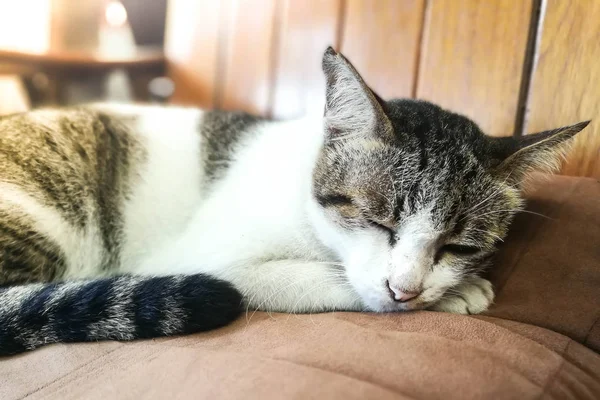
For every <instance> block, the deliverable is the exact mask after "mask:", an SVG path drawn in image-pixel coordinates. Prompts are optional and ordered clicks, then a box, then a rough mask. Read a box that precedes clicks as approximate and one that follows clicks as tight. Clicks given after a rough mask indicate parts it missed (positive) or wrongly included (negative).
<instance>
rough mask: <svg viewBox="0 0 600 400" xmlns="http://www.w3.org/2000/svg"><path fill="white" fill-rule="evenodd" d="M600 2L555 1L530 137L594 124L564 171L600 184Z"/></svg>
mask: <svg viewBox="0 0 600 400" xmlns="http://www.w3.org/2000/svg"><path fill="white" fill-rule="evenodd" d="M598 21H600V2H598V1H597V0H579V1H571V2H567V1H563V0H549V1H548V3H547V8H546V13H545V18H544V21H543V25H542V30H541V32H542V37H541V42H540V47H539V59H538V62H537V65H536V68H535V69H534V74H533V77H532V83H531V92H530V97H529V100H530V101H529V109H530V110H529V114H528V117H527V120H526V131H527V132H529V133H531V132H536V131H541V130H546V129H552V128H556V127H559V126H563V125H568V124H572V123H575V122H578V121H581V120H588V119H593V121H592V123H591V124H590V125H589V126H588V127H587V128H586V129H585V130H584V131H583V132H582V133H580V134H579V135H578V136H577V139H576V140H575V144H574V146H573V149H572V151H571V153H570V155H569V156H568V157H567V161H566V163H565V164H564V166H563V173H565V174H567V175H582V176H593V177H596V178H600V24H599V23H598Z"/></svg>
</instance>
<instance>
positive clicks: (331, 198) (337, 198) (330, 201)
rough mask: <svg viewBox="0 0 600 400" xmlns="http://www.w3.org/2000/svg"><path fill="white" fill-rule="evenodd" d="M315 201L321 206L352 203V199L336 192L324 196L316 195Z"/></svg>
mask: <svg viewBox="0 0 600 400" xmlns="http://www.w3.org/2000/svg"><path fill="white" fill-rule="evenodd" d="M317 202H318V203H319V204H321V205H322V206H323V207H331V206H342V205H348V204H352V199H351V198H350V197H348V196H346V195H343V194H337V193H336V194H330V195H325V196H317Z"/></svg>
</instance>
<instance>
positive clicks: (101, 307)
mask: <svg viewBox="0 0 600 400" xmlns="http://www.w3.org/2000/svg"><path fill="white" fill-rule="evenodd" d="M324 68H325V72H326V74H327V76H328V97H327V109H326V114H325V123H324V124H323V121H322V120H320V119H318V120H310V119H304V120H297V121H286V122H275V121H267V120H263V119H259V118H256V117H252V116H249V115H246V114H242V113H226V112H215V111H200V110H194V109H179V108H162V107H143V106H118V105H95V106H89V107H84V108H76V109H64V110H39V111H34V112H31V113H26V114H21V115H14V116H7V117H4V118H2V119H0V250H1V251H2V252H1V253H0V284H1V285H11V286H12V285H18V286H12V287H7V288H4V289H0V354H2V353H6V354H8V353H13V352H18V351H22V350H24V349H29V348H35V347H37V346H39V345H42V344H44V343H51V342H56V341H80V340H99V339H134V338H138V337H152V336H160V335H169V334H177V333H186V332H192V331H197V330H203V329H211V328H214V327H217V326H220V325H223V324H224V323H227V322H228V321H229V320H231V319H232V318H234V317H235V316H236V315H237V313H239V311H240V310H241V308H242V307H247V308H249V309H262V310H272V311H284V312H319V311H328V310H355V311H360V310H374V311H400V310H411V309H420V308H431V309H436V310H440V311H450V312H459V313H478V312H481V311H484V310H485V309H487V307H488V306H489V305H490V303H491V301H492V299H493V293H492V291H491V285H490V284H489V282H488V281H486V280H484V279H482V278H480V277H479V275H478V274H479V272H480V271H481V269H482V268H483V267H484V266H486V265H488V263H489V259H490V256H491V255H492V254H493V252H494V251H495V249H496V244H497V241H498V240H502V238H503V237H504V236H505V234H506V231H507V228H508V224H509V223H510V221H511V218H512V216H513V214H514V213H515V212H516V211H517V210H518V209H519V208H520V207H521V204H522V201H521V198H520V196H519V191H518V187H519V185H520V182H521V180H522V179H523V176H524V174H525V173H526V172H528V171H529V170H531V169H535V168H538V167H539V166H540V165H544V164H552V163H555V161H554V153H556V149H555V147H557V146H558V145H559V144H562V143H563V142H564V141H565V140H566V139H568V138H570V137H571V136H572V135H573V134H575V133H576V132H577V131H578V130H580V129H582V128H583V126H577V127H575V128H567V129H564V130H562V131H557V132H555V133H554V134H552V135H550V133H543V134H540V135H542V136H538V140H537V141H533V140H530V142H527V143H520V142H518V141H516V140H513V139H502V140H500V139H498V140H496V141H493V142H492V141H491V140H490V139H487V138H485V137H484V136H483V135H482V134H481V132H480V131H479V129H478V128H477V126H476V125H475V124H473V123H472V122H470V121H469V120H467V119H466V118H464V117H461V116H458V115H456V114H452V113H448V112H446V111H443V110H442V109H440V108H439V107H437V106H434V105H432V104H429V103H425V102H416V101H410V100H406V101H392V102H383V100H381V99H379V98H377V97H376V96H375V95H373V94H372V93H371V92H370V91H369V90H368V88H367V87H366V86H365V85H364V82H363V81H362V80H361V79H360V77H359V76H358V74H357V73H356V71H355V70H354V69H353V68H352V67H351V66H350V65H349V64H348V63H347V61H346V60H345V59H343V57H341V56H339V55H337V54H336V53H334V52H333V51H331V50H330V51H328V52H327V53H326V55H325V58H324ZM561 134H562V135H563V136H564V137H560V135H561ZM545 142H546V145H545V146H544V143H545ZM538 143H541V144H542V146H538V147H540V149H541V151H542V153H543V152H544V151H546V153H547V154H546V155H544V154H542V155H544V156H545V157H541V156H539V154H540V152H539V151H538V150H536V152H535V154H533V153H531V154H529V153H530V150H528V149H529V147H532V146H530V145H531V144H538ZM161 276H164V278H160V277H161ZM215 278H216V279H215ZM223 281H225V282H223ZM31 282H58V283H52V284H40V283H37V284H35V283H34V284H31ZM61 282H63V283H61ZM231 285H233V287H235V289H233V288H232V287H231ZM238 292H239V293H241V295H242V298H243V300H242V298H240V295H239V293H238Z"/></svg>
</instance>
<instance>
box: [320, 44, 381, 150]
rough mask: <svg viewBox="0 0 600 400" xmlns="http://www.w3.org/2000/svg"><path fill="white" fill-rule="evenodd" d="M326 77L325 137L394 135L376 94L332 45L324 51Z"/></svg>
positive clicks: (334, 138)
mask: <svg viewBox="0 0 600 400" xmlns="http://www.w3.org/2000/svg"><path fill="white" fill-rule="evenodd" d="M323 72H324V73H325V77H326V79H327V91H326V96H325V114H324V119H325V131H326V133H327V136H328V139H333V140H336V139H343V138H345V137H355V136H368V135H376V136H377V137H379V138H381V139H385V138H393V128H392V123H391V122H390V120H389V118H388V117H387V115H386V114H385V112H384V110H383V107H382V104H383V100H381V99H380V98H379V96H377V95H376V94H375V93H373V91H371V89H369V87H368V86H367V84H366V83H365V82H364V80H363V79H362V77H361V76H360V74H359V73H358V71H356V69H355V68H354V67H353V66H352V64H350V62H349V61H348V60H347V59H346V58H345V57H344V56H343V55H342V54H340V53H337V52H336V51H335V50H334V49H333V48H331V47H329V48H328V49H327V50H326V51H325V54H324V55H323Z"/></svg>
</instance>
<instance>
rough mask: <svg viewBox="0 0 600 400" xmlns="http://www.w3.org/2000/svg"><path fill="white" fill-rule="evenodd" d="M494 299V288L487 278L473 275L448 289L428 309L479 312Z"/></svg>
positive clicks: (454, 312) (466, 312)
mask: <svg viewBox="0 0 600 400" xmlns="http://www.w3.org/2000/svg"><path fill="white" fill-rule="evenodd" d="M493 301H494V288H493V287H492V284H491V283H490V281H488V280H487V279H483V278H479V277H474V278H469V280H467V281H465V282H463V283H461V284H460V285H458V286H456V287H454V288H452V289H450V290H449V291H448V293H446V294H445V295H444V297H443V298H442V299H441V300H440V301H438V302H437V303H436V304H434V305H433V306H431V307H430V308H429V309H430V310H433V311H442V312H449V313H453V314H479V313H482V312H484V311H486V310H487V309H488V308H489V307H490V305H491V304H492V302H493Z"/></svg>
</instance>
